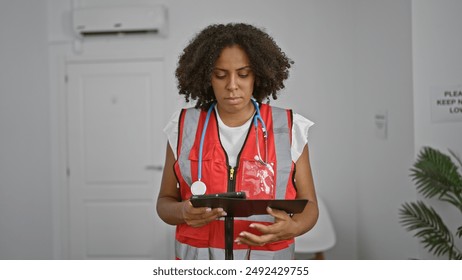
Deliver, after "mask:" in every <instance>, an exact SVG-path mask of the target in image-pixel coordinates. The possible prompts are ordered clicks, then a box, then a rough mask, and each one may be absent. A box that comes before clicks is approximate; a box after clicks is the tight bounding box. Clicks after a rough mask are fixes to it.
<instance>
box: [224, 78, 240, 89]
mask: <svg viewBox="0 0 462 280" xmlns="http://www.w3.org/2000/svg"><path fill="white" fill-rule="evenodd" d="M237 88H238V86H237V77H236V75H235V74H231V75H229V81H228V84H227V85H226V89H228V90H229V91H234V90H236V89H237Z"/></svg>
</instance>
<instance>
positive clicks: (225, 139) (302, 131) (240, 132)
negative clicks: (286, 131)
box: [164, 110, 314, 166]
mask: <svg viewBox="0 0 462 280" xmlns="http://www.w3.org/2000/svg"><path fill="white" fill-rule="evenodd" d="M180 112H181V110H177V111H176V112H175V113H173V115H172V117H171V118H170V120H169V122H168V123H167V125H166V126H165V127H164V133H165V134H166V135H167V138H168V142H169V144H170V147H171V148H172V150H173V154H174V155H175V159H176V158H177V155H176V150H177V147H176V145H177V141H178V121H179V117H180ZM216 113H217V119H218V129H219V131H220V141H221V144H222V145H223V148H224V149H225V151H226V153H227V154H228V160H229V165H230V166H236V160H237V156H238V154H239V151H240V150H241V148H242V145H243V144H244V141H245V138H246V136H247V131H248V129H249V125H250V122H251V121H252V119H253V116H252V117H251V118H250V119H249V120H248V121H247V122H246V123H244V124H243V125H241V126H237V127H229V126H227V125H225V124H224V123H223V121H222V120H221V118H220V115H219V114H218V111H216ZM313 124H314V123H313V122H312V121H310V120H308V119H306V118H305V117H303V116H301V115H299V114H296V113H294V114H293V126H292V147H291V156H292V161H293V162H297V160H298V158H299V157H300V155H301V154H302V152H303V148H304V147H305V145H306V143H308V129H309V128H310V127H311V126H312V125H313Z"/></svg>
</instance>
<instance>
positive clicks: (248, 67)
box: [213, 65, 250, 72]
mask: <svg viewBox="0 0 462 280" xmlns="http://www.w3.org/2000/svg"><path fill="white" fill-rule="evenodd" d="M246 69H250V65H246V66H243V67H241V68H238V69H236V71H241V70H246ZM213 70H220V71H225V72H227V71H228V69H222V68H219V67H215V68H213Z"/></svg>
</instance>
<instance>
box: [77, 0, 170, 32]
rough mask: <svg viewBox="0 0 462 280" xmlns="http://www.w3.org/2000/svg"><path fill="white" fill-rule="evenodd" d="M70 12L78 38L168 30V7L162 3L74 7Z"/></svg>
mask: <svg viewBox="0 0 462 280" xmlns="http://www.w3.org/2000/svg"><path fill="white" fill-rule="evenodd" d="M72 15H73V17H72V21H73V22H72V26H73V29H74V32H75V33H76V34H77V35H78V36H79V37H88V36H104V35H117V34H151V33H153V34H159V35H166V33H167V10H166V8H165V7H164V6H162V5H152V6H151V5H150V6H116V7H89V8H76V9H74V10H73V11H72Z"/></svg>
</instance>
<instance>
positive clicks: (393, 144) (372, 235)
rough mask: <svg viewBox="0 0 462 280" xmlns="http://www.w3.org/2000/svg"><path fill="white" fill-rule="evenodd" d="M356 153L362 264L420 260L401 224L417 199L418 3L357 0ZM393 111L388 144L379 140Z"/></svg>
mask: <svg viewBox="0 0 462 280" xmlns="http://www.w3.org/2000/svg"><path fill="white" fill-rule="evenodd" d="M356 5H357V9H356V11H355V12H356V16H355V18H356V23H355V26H356V31H355V38H356V39H355V48H354V49H355V59H354V61H355V64H354V67H355V71H356V73H355V75H356V76H355V89H356V90H355V97H354V99H355V104H354V105H353V106H352V107H351V108H352V109H353V110H355V111H356V112H357V115H356V131H355V132H356V138H355V143H356V144H357V146H356V147H355V148H356V149H355V154H356V155H357V157H356V158H355V159H354V162H352V164H353V165H355V172H356V173H357V176H358V182H357V184H358V189H357V201H358V209H357V210H358V211H357V217H358V218H357V219H358V248H359V253H358V254H359V255H358V257H359V258H360V259H409V258H416V257H418V255H417V246H416V243H415V241H414V240H412V239H411V238H412V235H410V234H408V233H407V232H406V231H405V230H404V229H403V228H402V227H401V226H400V225H399V214H398V209H399V208H400V206H401V204H402V203H403V202H404V201H407V200H410V199H412V198H413V197H415V191H414V189H413V188H412V184H411V183H410V179H409V177H408V175H409V168H410V167H411V165H412V163H413V157H414V153H413V145H414V139H413V103H412V102H413V100H412V60H411V58H412V57H411V48H412V41H411V40H412V35H411V18H410V15H411V2H410V1H401V0H393V1H380V0H373V1H370V0H358V1H356ZM384 112H386V113H387V115H388V126H387V136H386V138H385V139H384V138H382V137H378V136H377V134H376V133H375V129H376V128H375V120H374V116H375V115H376V114H382V113H384Z"/></svg>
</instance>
